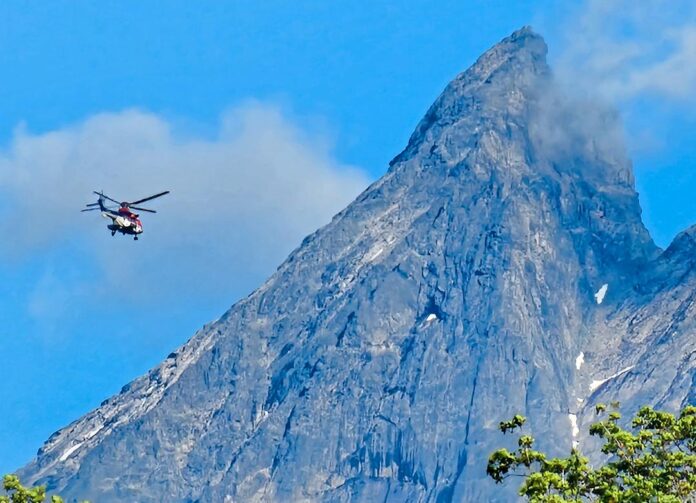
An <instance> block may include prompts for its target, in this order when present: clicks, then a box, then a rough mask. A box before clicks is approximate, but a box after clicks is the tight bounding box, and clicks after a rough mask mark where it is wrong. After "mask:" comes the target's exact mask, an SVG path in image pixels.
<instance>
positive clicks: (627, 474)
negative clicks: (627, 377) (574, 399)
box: [486, 404, 696, 503]
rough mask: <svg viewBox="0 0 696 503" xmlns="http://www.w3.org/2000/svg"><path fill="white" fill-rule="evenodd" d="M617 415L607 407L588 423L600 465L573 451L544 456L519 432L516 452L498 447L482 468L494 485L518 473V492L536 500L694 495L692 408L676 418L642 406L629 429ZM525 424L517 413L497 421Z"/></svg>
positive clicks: (505, 425)
mask: <svg viewBox="0 0 696 503" xmlns="http://www.w3.org/2000/svg"><path fill="white" fill-rule="evenodd" d="M615 406H618V404H612V407H615ZM595 409H596V411H597V414H598V415H604V414H606V412H607V407H606V406H605V405H604V404H598V405H597V406H596V408H595ZM620 419H621V414H619V413H618V412H616V411H612V412H610V413H609V414H608V415H607V417H606V419H603V420H601V421H598V422H597V423H595V424H593V425H592V426H591V427H590V435H594V436H597V437H599V438H601V439H602V440H603V442H604V444H603V446H602V452H603V453H605V454H607V455H608V456H609V459H608V461H607V462H606V463H605V464H604V465H603V466H600V467H599V468H593V467H592V466H590V464H589V461H588V459H587V458H586V457H584V456H583V455H582V454H581V453H580V451H578V450H577V449H572V450H571V452H570V455H569V456H568V457H567V458H552V459H547V457H546V455H545V454H543V453H541V452H539V451H536V450H534V448H533V446H534V439H533V438H532V437H530V436H529V435H521V436H520V437H519V439H518V442H517V444H518V448H517V450H516V451H515V452H510V451H508V450H507V449H498V450H497V451H495V452H494V453H493V454H491V456H490V458H489V459H488V467H487V469H486V472H487V473H488V475H489V476H490V477H491V478H492V479H493V480H495V481H496V483H501V482H502V481H503V480H505V479H506V478H508V477H510V476H513V475H515V476H521V477H523V478H524V482H523V483H522V486H521V487H520V490H519V494H520V495H521V496H523V497H525V498H527V500H529V501H532V502H535V503H542V502H543V503H546V502H548V503H557V502H558V503H560V502H568V501H571V502H578V501H601V502H606V503H643V502H656V503H677V502H681V501H691V500H692V499H696V407H693V406H688V407H685V408H684V409H683V410H682V411H681V413H680V414H679V417H676V416H674V415H673V414H669V413H667V412H660V411H656V410H653V409H652V408H650V407H643V408H642V409H640V411H639V412H638V414H636V417H635V418H634V419H633V421H632V423H631V426H632V428H631V431H628V430H624V429H623V428H621V427H620V426H619V424H618V422H619V420H620ZM524 423H525V418H524V417H523V416H519V415H517V416H515V417H514V418H513V419H512V420H511V421H504V422H502V423H500V430H501V431H502V432H503V433H506V432H508V431H510V432H514V430H516V429H517V428H521V427H522V425H523V424H524ZM519 472H522V473H519Z"/></svg>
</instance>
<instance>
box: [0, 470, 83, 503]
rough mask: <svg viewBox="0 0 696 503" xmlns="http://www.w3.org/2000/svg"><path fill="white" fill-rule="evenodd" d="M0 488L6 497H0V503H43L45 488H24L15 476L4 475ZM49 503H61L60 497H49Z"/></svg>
mask: <svg viewBox="0 0 696 503" xmlns="http://www.w3.org/2000/svg"><path fill="white" fill-rule="evenodd" d="M2 487H3V489H4V490H5V493H6V495H5V496H2V495H0V503H44V501H45V500H46V488H45V487H44V486H36V487H31V488H28V487H24V486H23V485H22V484H21V483H20V482H19V478H18V477H17V476H16V475H5V477H4V478H3V480H2ZM51 503H63V498H61V497H60V496H51ZM84 503H88V502H86V501H85V502H84Z"/></svg>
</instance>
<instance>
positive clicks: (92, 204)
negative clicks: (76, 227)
mask: <svg viewBox="0 0 696 503" xmlns="http://www.w3.org/2000/svg"><path fill="white" fill-rule="evenodd" d="M85 206H87V207H89V206H99V203H89V204H85Z"/></svg>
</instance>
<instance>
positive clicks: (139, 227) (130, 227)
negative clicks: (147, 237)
mask: <svg viewBox="0 0 696 503" xmlns="http://www.w3.org/2000/svg"><path fill="white" fill-rule="evenodd" d="M102 216H103V217H104V218H110V219H111V223H110V224H109V225H107V228H108V229H109V230H110V231H111V233H112V234H115V233H116V232H120V233H121V234H130V235H132V236H137V235H138V234H142V233H143V224H142V222H141V221H140V219H139V218H137V217H133V216H130V215H124V214H118V213H116V212H112V211H108V212H107V211H104V212H102Z"/></svg>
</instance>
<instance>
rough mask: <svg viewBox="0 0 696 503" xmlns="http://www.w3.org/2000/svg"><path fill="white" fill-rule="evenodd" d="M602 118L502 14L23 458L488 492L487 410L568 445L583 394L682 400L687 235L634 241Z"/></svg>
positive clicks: (628, 182)
mask: <svg viewBox="0 0 696 503" xmlns="http://www.w3.org/2000/svg"><path fill="white" fill-rule="evenodd" d="M589 119H591V120H589ZM588 125H589V127H588ZM614 128H615V119H614V118H613V116H612V114H611V113H603V112H597V113H595V112H592V114H590V113H589V111H587V110H586V109H583V108H582V107H576V106H575V105H574V104H573V103H572V102H570V101H568V100H565V99H564V98H562V96H561V94H560V93H558V91H557V90H555V88H554V85H553V82H552V78H551V74H550V70H549V68H548V66H547V64H546V45H545V43H544V41H543V40H542V38H541V37H539V36H538V35H536V34H535V33H533V32H532V31H531V30H530V29H528V28H525V29H522V30H520V31H518V32H515V33H514V34H513V35H511V36H510V37H508V38H506V39H504V40H503V41H501V42H500V43H499V44H497V45H496V46H494V47H493V48H491V49H490V50H489V51H487V52H486V53H485V54H484V55H483V56H481V58H479V60H478V61H477V62H476V63H475V64H474V65H473V66H472V67H471V68H469V69H468V70H467V71H465V72H464V73H462V74H460V75H459V76H457V77H456V78H455V79H454V80H453V81H452V82H451V83H450V84H449V85H448V86H447V88H446V89H445V90H444V92H443V93H442V95H441V96H440V97H439V98H438V99H437V100H436V101H435V103H434V104H433V106H432V107H431V108H430V110H428V112H427V113H426V115H425V117H424V118H423V120H422V121H421V122H420V124H418V126H417V127H416V130H415V132H414V133H413V135H412V137H411V138H410V140H409V142H408V146H407V147H406V149H405V150H404V151H403V152H402V153H401V154H399V155H398V156H397V157H396V158H395V159H394V160H393V161H392V163H391V164H390V167H389V170H388V172H387V173H386V174H385V176H384V177H382V178H381V179H380V180H378V181H377V182H376V183H374V184H373V185H372V186H370V187H369V188H368V189H367V190H366V191H365V192H364V193H363V194H362V195H361V196H360V197H359V198H358V199H357V200H356V201H355V202H353V203H352V204H351V205H350V206H348V207H347V208H346V209H345V210H344V211H342V212H341V213H339V214H338V215H336V216H335V217H334V219H333V220H332V222H331V223H330V224H328V225H327V226H326V227H324V228H322V229H320V230H319V231H317V232H316V233H314V234H312V235H311V236H309V237H307V238H306V239H305V240H304V242H303V243H302V244H301V246H300V247H299V248H298V249H297V250H295V251H294V252H293V253H292V254H291V255H290V257H289V258H288V259H287V260H286V261H285V262H284V263H283V264H282V265H281V266H280V267H279V268H278V270H277V272H276V273H275V274H274V275H273V276H272V277H271V278H270V279H269V280H268V281H267V282H266V283H265V284H263V285H262V286H261V287H260V288H259V289H258V290H257V291H255V292H254V293H253V294H252V295H250V296H249V297H248V298H246V299H244V300H242V301H240V302H239V303H237V304H235V305H234V306H233V307H232V308H231V309H230V310H229V311H228V312H227V313H225V314H224V315H223V316H222V317H221V318H220V319H219V320H218V321H216V322H214V323H211V324H210V325H208V326H206V327H204V328H203V329H202V330H201V331H200V332H199V333H197V334H196V335H195V336H194V337H193V338H192V339H191V340H190V341H189V342H188V343H187V344H186V345H184V346H183V347H182V348H180V349H179V350H178V351H176V352H175V353H173V354H172V355H170V357H169V358H167V359H166V360H165V361H164V362H163V363H162V364H161V365H160V366H159V367H157V368H155V369H153V370H152V371H150V372H149V373H148V374H147V375H146V376H143V377H141V378H139V379H137V380H135V381H133V382H132V383H131V384H129V385H127V386H126V387H124V389H123V390H122V392H121V393H120V394H119V395H117V396H115V397H113V398H110V399H109V400H107V401H105V402H104V403H103V404H102V406H101V407H100V408H98V409H97V410H95V411H93V412H91V413H89V414H87V415H86V416H84V417H83V418H81V419H79V420H78V421H76V422H74V423H73V424H71V425H69V426H67V427H66V428H64V429H62V430H60V431H59V432H57V433H56V434H54V435H53V436H52V437H51V438H50V439H49V440H48V441H47V442H46V444H45V445H44V446H43V447H42V449H41V450H40V451H39V453H38V456H37V458H36V459H35V460H34V461H33V462H32V463H31V464H30V465H28V466H27V467H25V468H24V469H23V470H22V472H21V475H22V476H23V477H25V478H27V479H28V481H31V482H40V483H48V485H49V487H50V488H51V489H55V490H57V491H60V492H61V493H64V494H66V495H68V496H69V497H81V498H85V497H86V498H89V499H91V500H94V501H98V502H100V503H102V502H112V501H139V502H159V501H170V502H184V501H186V502H189V501H206V502H208V501H210V502H218V501H219V502H222V501H226V502H231V501H235V502H250V501H318V502H347V501H391V502H399V501H409V502H411V501H414V502H416V501H419V502H420V501H422V502H426V501H427V502H449V501H471V502H474V501H493V500H496V499H500V500H509V499H510V498H512V497H513V496H512V495H513V494H514V491H515V488H514V487H508V488H502V489H501V488H500V487H495V486H494V484H492V482H490V481H489V480H486V477H485V469H484V468H485V462H486V458H487V456H488V454H489V453H490V452H491V451H492V450H494V449H495V448H496V447H498V446H500V445H501V444H502V443H504V442H505V441H507V440H506V439H503V438H501V436H500V435H499V433H498V432H497V429H496V428H497V424H498V422H499V421H500V420H502V419H505V418H507V417H508V416H510V415H512V414H514V413H522V414H525V415H527V416H529V417H530V418H531V428H532V431H533V434H534V435H535V436H536V437H537V438H538V439H539V440H540V444H541V447H542V448H544V449H548V450H550V451H551V452H552V453H557V454H567V453H568V451H569V449H570V447H571V445H572V443H573V442H580V443H581V445H582V443H583V442H585V441H586V439H585V438H584V437H583V434H582V433H578V432H577V431H576V430H575V428H574V425H576V424H577V425H579V426H582V425H583V424H585V423H586V422H589V421H590V419H591V416H590V414H589V411H590V410H591V409H592V405H593V404H594V403H595V402H596V401H597V400H613V399H619V400H621V401H622V402H623V403H624V404H625V406H626V408H627V409H629V410H632V409H634V408H635V407H637V406H638V405H639V404H642V403H657V404H659V405H660V406H663V407H668V408H672V409H676V408H678V407H679V406H681V405H683V404H685V403H686V402H693V401H694V398H695V397H694V394H695V392H694V384H695V382H696V373H695V371H694V369H695V368H696V365H695V358H696V356H695V354H696V353H695V348H694V346H695V339H696V327H695V326H694V322H693V320H694V314H695V313H694V310H695V309H696V308H695V307H694V299H695V297H696V276H695V274H694V272H693V271H694V267H693V266H694V260H695V259H694V252H696V239H695V236H696V232H695V231H694V230H690V231H686V232H685V233H684V234H682V235H680V236H679V237H678V238H677V239H676V240H675V242H674V244H673V245H672V246H670V247H669V249H667V250H666V251H665V252H664V253H663V252H662V251H661V250H659V249H658V248H657V247H656V246H655V245H654V244H653V242H652V240H651V238H650V236H649V235H648V232H647V231H646V229H645V227H644V226H643V224H642V221H641V215H640V213H641V211H640V206H639V203H638V196H637V194H636V192H635V190H634V183H633V175H632V170H631V165H630V162H629V160H628V159H627V158H626V157H625V154H624V153H623V149H622V147H621V146H620V144H619V145H616V144H615V142H614V141H613V140H612V138H613V137H612V136H611V134H609V133H608V131H609V132H610V131H612V130H614ZM608 139H609V140H608ZM610 140H612V141H610ZM586 411H588V413H587V414H585V412H586ZM501 491H502V492H501Z"/></svg>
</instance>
